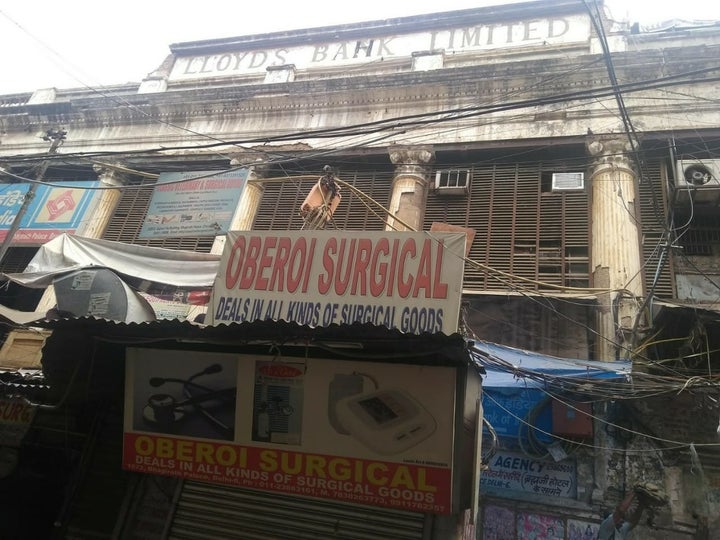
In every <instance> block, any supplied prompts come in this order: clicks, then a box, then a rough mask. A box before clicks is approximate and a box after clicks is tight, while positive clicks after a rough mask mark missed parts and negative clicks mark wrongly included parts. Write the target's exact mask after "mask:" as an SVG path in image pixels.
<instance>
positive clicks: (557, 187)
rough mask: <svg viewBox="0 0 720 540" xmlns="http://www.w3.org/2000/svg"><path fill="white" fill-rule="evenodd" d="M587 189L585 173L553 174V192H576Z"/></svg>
mask: <svg viewBox="0 0 720 540" xmlns="http://www.w3.org/2000/svg"><path fill="white" fill-rule="evenodd" d="M584 188H585V173H581V172H562V173H553V175H552V190H553V191H576V190H580V189H584Z"/></svg>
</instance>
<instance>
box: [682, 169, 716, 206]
mask: <svg viewBox="0 0 720 540" xmlns="http://www.w3.org/2000/svg"><path fill="white" fill-rule="evenodd" d="M675 195H676V196H675V200H676V201H677V202H680V203H686V202H687V203H689V201H691V200H692V201H693V203H697V204H708V203H718V202H720V159H703V160H700V159H680V160H678V161H677V163H676V167H675Z"/></svg>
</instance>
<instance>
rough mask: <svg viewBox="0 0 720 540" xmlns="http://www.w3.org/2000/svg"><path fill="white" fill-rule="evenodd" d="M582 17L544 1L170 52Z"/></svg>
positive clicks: (196, 44)
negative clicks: (560, 16) (557, 17)
mask: <svg viewBox="0 0 720 540" xmlns="http://www.w3.org/2000/svg"><path fill="white" fill-rule="evenodd" d="M584 13H586V9H585V7H584V6H583V5H582V3H580V2H577V1H573V0H543V1H535V2H523V3H517V4H506V5H501V6H489V7H483V8H474V9H464V10H459V11H450V12H445V13H432V14H428V15H416V16H411V17H398V18H394V19H386V20H378V21H368V22H361V23H355V24H346V25H337V26H327V27H318V28H308V29H304V30H295V31H290V32H275V33H269V34H257V35H249V36H240V37H234V38H224V39H209V40H204V41H192V42H186V43H173V44H172V45H170V50H171V51H172V52H173V53H174V54H177V55H182V56H186V55H197V54H212V53H217V52H222V51H228V50H234V51H243V50H252V49H258V48H275V47H291V46H298V45H305V44H309V43H317V42H321V41H328V40H333V41H334V40H345V39H356V38H372V37H377V36H386V35H397V34H402V33H409V32H422V31H427V30H439V29H443V28H451V27H454V26H472V25H474V24H492V23H498V22H507V21H517V20H529V19H533V18H537V17H553V16H559V15H567V14H584Z"/></svg>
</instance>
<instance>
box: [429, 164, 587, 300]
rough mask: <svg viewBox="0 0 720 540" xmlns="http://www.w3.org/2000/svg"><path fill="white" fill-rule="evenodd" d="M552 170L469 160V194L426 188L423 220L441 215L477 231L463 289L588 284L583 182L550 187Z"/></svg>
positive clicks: (442, 220) (549, 288)
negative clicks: (572, 186)
mask: <svg viewBox="0 0 720 540" xmlns="http://www.w3.org/2000/svg"><path fill="white" fill-rule="evenodd" d="M575 170H577V169H575ZM553 172H555V173H557V172H562V171H561V170H558V165H557V164H554V165H552V166H550V165H543V164H542V163H521V164H516V163H505V164H494V165H489V166H482V167H473V168H471V169H467V173H468V196H467V197H463V198H462V199H454V198H446V197H442V196H441V195H440V193H439V192H438V191H434V192H432V193H430V194H429V196H428V203H427V207H426V211H425V228H429V227H430V224H431V223H432V222H434V221H440V222H445V223H449V224H451V225H459V226H462V227H470V228H472V229H475V231H476V236H475V240H474V241H473V244H472V247H471V249H470V254H469V259H470V260H471V261H472V262H470V263H468V264H467V265H466V267H465V282H464V287H465V288H466V289H469V290H478V291H482V290H507V289H512V290H515V289H519V288H520V289H522V290H553V289H552V286H563V287H570V286H572V287H587V286H589V283H590V269H589V203H588V198H587V195H586V193H585V191H583V190H569V191H561V192H557V193H551V194H548V193H547V192H546V190H545V182H546V178H547V179H551V178H552V173H553ZM548 173H550V175H548ZM475 263H480V264H475ZM490 269H492V270H490Z"/></svg>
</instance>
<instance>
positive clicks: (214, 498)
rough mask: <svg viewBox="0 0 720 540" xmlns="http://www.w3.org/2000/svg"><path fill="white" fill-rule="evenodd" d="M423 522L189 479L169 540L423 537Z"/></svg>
mask: <svg viewBox="0 0 720 540" xmlns="http://www.w3.org/2000/svg"><path fill="white" fill-rule="evenodd" d="M425 523H426V516H425V515H424V514H419V513H414V512H405V511H398V510H391V509H385V508H376V507H371V506H363V505H354V504H347V503H340V502H335V501H331V500H323V499H308V498H303V497H296V496H290V495H284V494H278V493H269V492H263V491H254V490H249V489H243V488H236V487H228V486H221V485H215V484H204V483H201V482H190V481H186V482H185V483H184V485H183V487H182V490H181V492H180V496H179V498H178V502H177V506H176V508H175V514H174V516H173V520H172V524H171V526H170V532H169V535H168V538H170V539H173V540H207V539H209V538H212V539H218V540H220V539H228V540H295V539H297V540H300V539H313V540H324V539H332V540H337V539H343V540H422V539H423V538H428V537H429V536H424V533H425V530H426V527H425ZM428 529H429V526H428Z"/></svg>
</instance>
